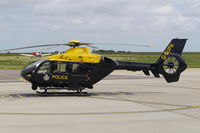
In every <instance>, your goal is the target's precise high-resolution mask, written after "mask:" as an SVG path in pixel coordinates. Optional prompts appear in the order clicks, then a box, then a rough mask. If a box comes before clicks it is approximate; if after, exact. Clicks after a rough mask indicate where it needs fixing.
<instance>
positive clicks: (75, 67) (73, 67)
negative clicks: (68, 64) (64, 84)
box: [72, 64, 79, 73]
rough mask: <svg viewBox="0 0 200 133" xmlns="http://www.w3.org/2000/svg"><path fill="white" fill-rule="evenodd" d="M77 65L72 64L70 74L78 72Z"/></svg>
mask: <svg viewBox="0 0 200 133" xmlns="http://www.w3.org/2000/svg"><path fill="white" fill-rule="evenodd" d="M78 68H79V64H72V73H76V72H78Z"/></svg>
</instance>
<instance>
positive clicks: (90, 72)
mask: <svg viewBox="0 0 200 133" xmlns="http://www.w3.org/2000/svg"><path fill="white" fill-rule="evenodd" d="M186 41H187V39H178V38H175V39H172V40H171V42H170V43H169V44H168V46H167V47H166V49H165V50H164V51H163V52H162V54H161V55H160V57H159V58H158V60H157V61H156V62H155V63H146V62H127V61H116V60H113V59H111V58H108V57H105V56H102V55H100V54H95V53H92V52H91V51H90V49H89V48H88V47H83V46H89V47H92V48H95V47H94V46H92V44H91V43H81V42H80V41H78V40H71V41H69V42H68V43H66V44H46V45H36V46H30V47H23V48H16V49H25V48H33V47H44V46H63V45H64V46H69V47H70V49H68V50H67V51H66V52H65V53H61V54H56V55H51V56H48V57H46V58H44V59H39V60H37V61H34V62H32V63H31V64H29V65H28V66H26V67H24V69H23V70H22V71H21V73H20V75H21V76H22V77H23V78H24V79H25V80H27V81H29V82H30V83H31V84H32V87H31V88H32V90H34V91H36V90H37V89H38V88H39V89H41V90H44V92H43V93H44V94H47V90H49V89H66V90H72V91H76V92H77V93H79V94H81V93H82V90H84V89H86V88H88V89H93V86H94V84H96V83H97V82H99V81H100V80H102V79H103V78H105V77H106V76H107V75H109V74H110V73H111V72H113V71H114V70H128V71H143V73H144V74H145V75H147V76H150V72H151V73H152V74H153V76H154V77H156V78H159V77H160V75H163V77H164V79H165V80H166V81H167V82H168V83H171V82H176V81H178V80H179V77H180V74H181V73H182V72H183V71H184V70H185V69H186V68H187V64H186V62H185V60H184V59H183V57H182V56H181V55H182V52H183V49H184V46H185V44H186ZM16 49H8V50H2V51H9V50H16ZM2 51H0V52H2ZM36 92H37V93H40V92H39V91H36Z"/></svg>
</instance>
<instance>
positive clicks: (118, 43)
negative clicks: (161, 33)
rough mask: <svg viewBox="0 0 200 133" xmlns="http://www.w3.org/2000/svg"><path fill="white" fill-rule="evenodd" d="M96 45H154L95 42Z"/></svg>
mask: <svg viewBox="0 0 200 133" xmlns="http://www.w3.org/2000/svg"><path fill="white" fill-rule="evenodd" d="M95 44H97V45H113V46H115V45H123V46H133V47H135V46H136V47H155V46H153V45H140V44H127V43H95Z"/></svg>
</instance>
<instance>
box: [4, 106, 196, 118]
mask: <svg viewBox="0 0 200 133" xmlns="http://www.w3.org/2000/svg"><path fill="white" fill-rule="evenodd" d="M195 108H200V106H196V107H182V108H172V109H160V110H143V111H127V112H91V113H87V112H86V113H20V112H0V115H26V116H30V115H34V116H66V115H111V114H116V115H117V114H141V113H156V112H171V111H178V110H187V109H195Z"/></svg>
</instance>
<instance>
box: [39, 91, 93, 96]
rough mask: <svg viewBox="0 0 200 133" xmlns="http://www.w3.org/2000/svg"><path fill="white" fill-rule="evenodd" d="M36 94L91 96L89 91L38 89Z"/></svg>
mask: <svg viewBox="0 0 200 133" xmlns="http://www.w3.org/2000/svg"><path fill="white" fill-rule="evenodd" d="M36 95H39V96H89V95H88V93H87V92H80V91H77V92H48V91H47V90H44V91H42V92H41V91H36Z"/></svg>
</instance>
